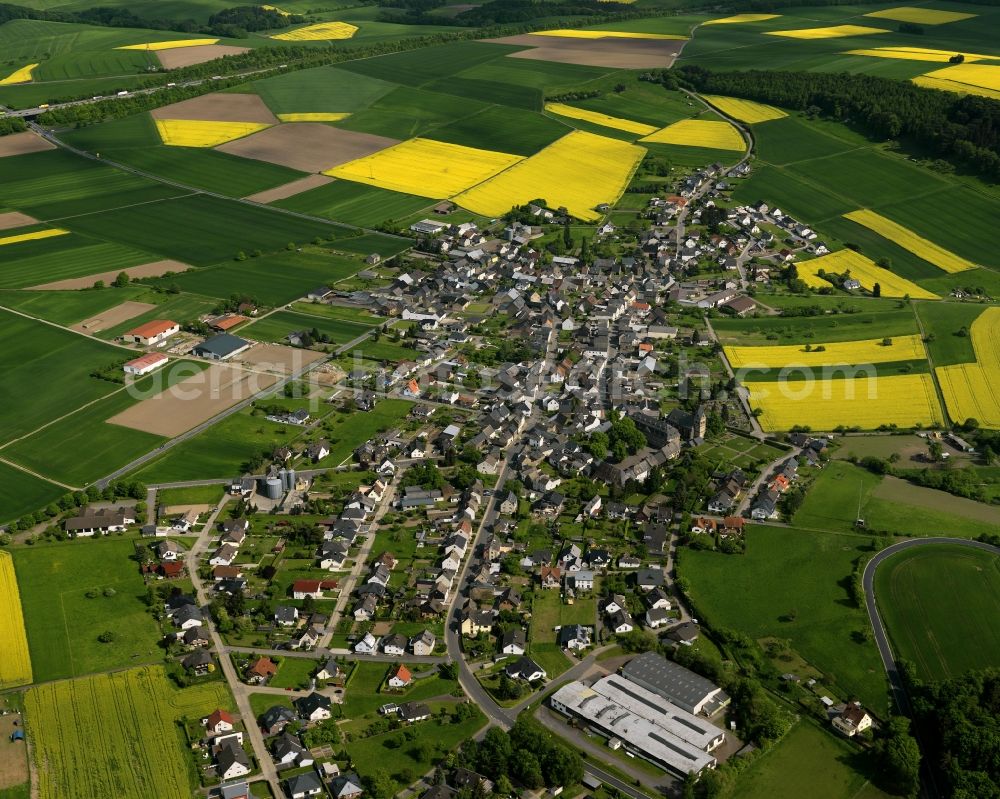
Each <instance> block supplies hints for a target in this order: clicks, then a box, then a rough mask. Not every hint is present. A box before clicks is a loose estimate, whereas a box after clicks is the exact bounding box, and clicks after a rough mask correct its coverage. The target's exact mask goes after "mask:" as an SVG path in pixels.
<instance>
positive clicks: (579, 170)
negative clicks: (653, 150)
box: [454, 130, 646, 222]
mask: <svg viewBox="0 0 1000 799" xmlns="http://www.w3.org/2000/svg"><path fill="white" fill-rule="evenodd" d="M645 152H646V150H645V148H643V147H639V146H637V145H634V144H629V143H628V142H624V141H620V140H618V139H609V138H607V137H606V136H597V135H596V134H593V133H586V132H584V131H582V130H575V131H573V132H572V133H568V134H567V135H565V136H563V137H562V138H561V139H558V140H556V141H554V142H553V143H552V144H550V145H549V146H548V147H546V148H545V149H543V150H541V151H540V152H538V153H535V155H533V156H531V157H530V158H526V159H525V160H523V161H521V162H520V163H518V164H516V165H515V166H513V167H511V168H510V169H508V170H506V171H505V172H501V173H500V174H499V175H497V176H496V177H494V178H491V179H490V180H488V181H486V182H485V183H482V184H480V185H479V186H476V187H474V188H472V189H470V190H469V191H466V192H464V193H463V194H460V195H458V196H457V197H455V198H454V200H455V202H457V203H458V204H459V205H461V206H463V207H464V208H468V209H469V210H470V211H473V212H474V213H477V214H483V215H485V216H499V215H501V214H504V213H506V212H507V211H509V210H510V209H511V207H512V206H515V205H523V204H524V203H526V202H529V201H531V200H533V199H536V198H541V199H544V200H545V201H546V202H547V203H548V204H549V206H550V207H552V208H558V207H560V206H564V207H565V208H566V210H567V211H569V213H570V214H572V215H573V216H575V217H576V218H577V219H582V220H583V221H585V222H593V221H595V220H597V219H600V216H601V215H600V214H599V213H597V212H596V211H595V210H594V209H595V208H596V207H597V206H598V205H600V204H601V203H609V204H611V203H614V202H616V201H617V200H618V198H619V197H620V196H621V194H622V192H623V191H625V187H626V186H627V185H628V182H629V180H630V179H631V177H632V173H633V172H634V171H635V168H636V166H637V165H638V163H639V161H641V160H642V157H643V155H645Z"/></svg>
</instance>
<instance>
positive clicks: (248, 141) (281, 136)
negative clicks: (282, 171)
mask: <svg viewBox="0 0 1000 799" xmlns="http://www.w3.org/2000/svg"><path fill="white" fill-rule="evenodd" d="M396 144H399V140H398V139H390V138H387V137H385V136H374V135H372V134H370V133H358V132H356V131H353V130H341V129H340V128H334V127H331V126H330V125H324V124H322V123H319V122H296V123H294V124H287V125H279V126H277V127H274V128H268V129H267V130H263V131H261V132H260V133H255V134H253V135H252V136H247V137H246V138H243V139H239V140H237V141H232V142H228V143H226V144H223V145H222V146H220V147H218V148H217V149H218V150H221V151H222V152H224V153H229V154H230V155H238V156H241V157H243V158H253V159H255V160H257V161H267V162H268V163H271V164H280V165H281V166H287V167H290V168H291V169H298V170H300V171H302V172H320V171H322V170H324V169H332V168H333V167H335V166H339V165H340V164H345V163H347V162H349V161H354V160H356V159H358V158H363V157H365V156H367V155H371V154H372V153H377V152H379V151H380V150H385V149H386V148H388V147H392V146H393V145H396ZM286 196H287V195H286ZM276 199H277V198H276Z"/></svg>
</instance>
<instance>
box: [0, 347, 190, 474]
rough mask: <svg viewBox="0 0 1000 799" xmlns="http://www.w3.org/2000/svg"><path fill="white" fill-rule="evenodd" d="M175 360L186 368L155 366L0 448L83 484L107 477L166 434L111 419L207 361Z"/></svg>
mask: <svg viewBox="0 0 1000 799" xmlns="http://www.w3.org/2000/svg"><path fill="white" fill-rule="evenodd" d="M174 363H175V364H178V365H181V364H182V368H178V369H176V370H175V368H174V366H173V365H171V366H168V367H167V368H165V369H162V370H160V371H159V372H155V373H154V374H151V375H149V376H147V377H145V378H143V379H142V380H140V381H137V382H136V383H134V384H133V385H132V387H131V388H130V389H128V390H117V391H115V392H114V393H112V394H111V395H109V396H107V397H104V398H103V399H101V400H99V401H97V402H95V403H93V404H91V405H88V406H87V407H85V408H81V409H80V410H77V411H75V412H73V413H71V414H69V415H68V416H66V417H65V418H63V419H60V420H59V421H56V422H54V423H53V424H51V425H49V426H48V427H45V428H44V429H42V430H39V431H38V432H36V433H33V434H32V435H30V436H28V437H27V438H24V439H21V440H20V441H17V442H16V443H14V444H12V445H11V446H9V447H7V448H6V449H3V450H0V454H2V455H3V456H5V457H7V458H9V459H10V460H12V461H14V462H15V463H19V464H21V465H23V466H26V467H27V468H29V469H32V470H33V471H35V472H37V473H39V474H42V475H45V476H47V477H50V478H52V479H55V480H59V481H61V482H65V483H68V484H69V485H77V486H82V485H85V484H87V483H91V482H93V481H95V480H97V479H99V478H101V477H104V476H105V475H107V474H109V473H110V472H112V471H114V470H115V469H117V468H119V467H121V466H124V465H125V464H127V463H129V461H131V460H133V459H134V458H138V457H139V456H140V455H144V454H145V453H147V452H149V451H150V450H152V449H155V448H156V447H157V446H159V445H160V444H162V443H163V442H164V441H165V439H164V438H163V437H161V436H157V435H154V434H152V433H146V432H143V431H141V430H134V429H132V428H130V427H122V426H120V425H115V424H108V423H107V421H106V420H107V419H110V418H111V417H112V416H114V415H116V414H118V413H121V412H122V411H124V410H125V409H126V408H129V407H131V406H132V405H134V404H135V403H136V402H138V401H140V400H142V399H144V398H146V397H148V396H153V395H154V394H156V393H158V392H159V391H162V390H163V389H165V388H167V387H168V386H170V385H173V384H174V383H176V382H179V381H180V380H183V379H184V378H186V377H189V376H191V374H192V373H193V372H194V371H201V370H202V369H205V368H206V366H207V364H206V363H205V362H204V361H183V362H178V361H175V362H174ZM104 385H107V386H113V384H111V383H105V384H104ZM118 388H119V389H123V387H118Z"/></svg>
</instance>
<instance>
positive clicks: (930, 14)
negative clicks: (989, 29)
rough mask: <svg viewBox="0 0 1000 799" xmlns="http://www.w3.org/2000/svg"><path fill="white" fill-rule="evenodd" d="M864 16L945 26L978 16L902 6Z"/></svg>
mask: <svg viewBox="0 0 1000 799" xmlns="http://www.w3.org/2000/svg"><path fill="white" fill-rule="evenodd" d="M864 16H866V17H875V18H876V19H892V20H895V21H896V22H914V23H916V24H917V25H943V24H944V23H946V22H959V21H961V20H963V19H972V18H973V17H975V16H978V14H962V13H960V12H958V11H938V10H937V9H935V8H914V7H912V6H900V7H899V8H883V9H882V10H881V11H871V12H869V13H867V14H865V15H864Z"/></svg>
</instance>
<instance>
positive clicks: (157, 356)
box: [124, 352, 170, 375]
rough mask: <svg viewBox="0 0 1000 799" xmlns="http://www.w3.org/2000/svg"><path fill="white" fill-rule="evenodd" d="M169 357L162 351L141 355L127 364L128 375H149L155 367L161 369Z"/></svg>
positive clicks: (126, 372)
mask: <svg viewBox="0 0 1000 799" xmlns="http://www.w3.org/2000/svg"><path fill="white" fill-rule="evenodd" d="M168 360H170V359H169V358H167V356H166V355H164V354H163V353H162V352H151V353H149V354H148V355H140V356H139V357H138V358H136V359H135V360H132V361H129V362H128V363H127V364H125V366H124V369H125V374H127V375H148V374H149V373H150V372H152V371H153V370H154V369H159V368H160V367H161V366H163V364H165V363H166V362H167V361H168Z"/></svg>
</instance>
